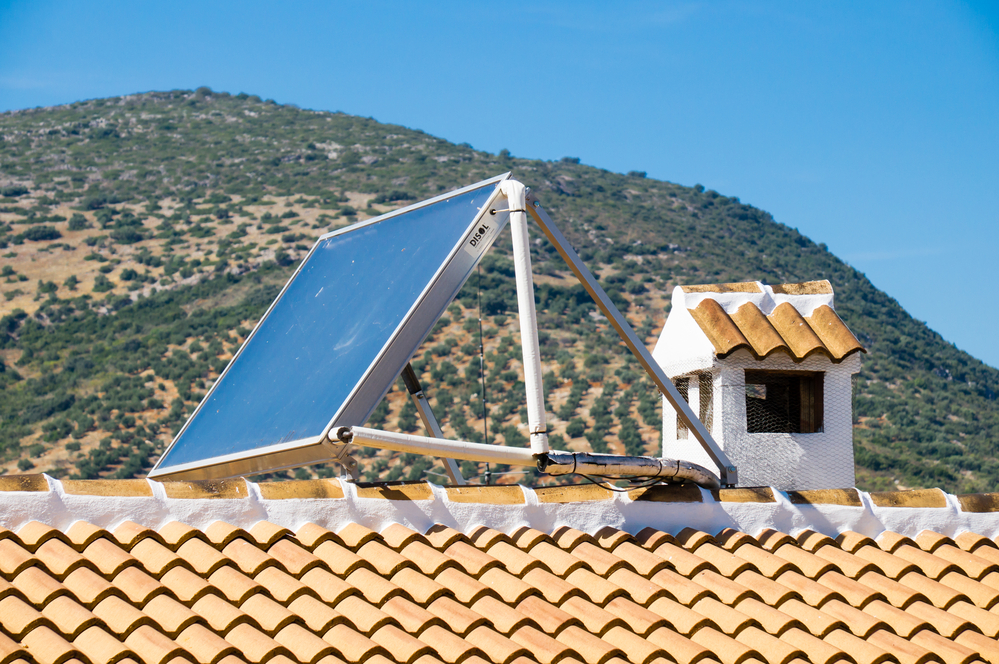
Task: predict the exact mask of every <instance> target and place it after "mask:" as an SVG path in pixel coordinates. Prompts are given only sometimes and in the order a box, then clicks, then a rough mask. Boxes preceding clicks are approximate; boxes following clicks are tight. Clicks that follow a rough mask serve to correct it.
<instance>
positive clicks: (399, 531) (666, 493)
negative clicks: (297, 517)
mask: <svg viewBox="0 0 999 664" xmlns="http://www.w3.org/2000/svg"><path fill="white" fill-rule="evenodd" d="M18 482H20V484H18ZM43 482H44V480H43ZM150 486H151V485H150V484H147V483H145V482H141V481H134V482H125V483H106V482H105V483H101V482H94V483H87V482H76V483H70V482H64V483H62V485H59V486H58V487H57V488H58V490H59V491H62V492H65V493H66V494H72V495H75V496H79V495H86V494H91V495H92V496H93V495H96V496H97V498H95V499H96V500H100V499H101V498H100V496H102V495H108V494H117V495H122V494H125V495H126V496H128V497H129V498H128V499H129V500H141V497H142V496H143V495H145V493H146V492H147V491H148V490H149V489H148V487H150ZM163 486H164V488H165V489H166V494H167V499H170V500H174V499H176V500H179V501H180V502H185V501H187V502H192V503H198V504H199V505H200V504H204V503H207V502H208V501H206V500H197V499H206V498H211V499H214V500H215V501H216V502H217V503H219V504H221V503H227V504H230V503H231V504H235V505H240V504H243V503H245V502H246V501H247V500H248V498H247V496H248V492H247V487H250V486H252V487H253V488H252V492H253V493H257V492H259V494H260V495H261V496H263V497H264V498H266V499H267V500H272V501H284V502H285V503H287V504H288V506H289V510H291V512H293V511H294V509H295V506H296V505H299V504H304V503H305V502H308V501H309V500H314V501H320V502H319V504H320V506H323V507H325V508H326V509H328V510H330V511H332V510H334V509H336V508H337V506H338V504H340V503H343V502H344V501H345V500H349V499H345V498H343V496H344V492H343V491H342V490H341V487H340V485H339V484H338V483H336V482H335V481H334V482H321V481H317V482H285V483H274V484H259V485H248V484H246V483H244V482H242V481H238V482H230V483H216V484H210V485H198V484H190V483H187V484H181V483H177V484H176V485H173V486H166V485H163ZM424 486H425V485H408V486H407V485H403V486H400V487H386V486H376V487H368V488H365V487H357V488H356V493H355V494H354V500H355V501H361V500H366V499H382V500H380V501H379V502H380V503H381V504H383V505H388V507H389V508H392V506H393V505H394V501H388V500H383V499H384V498H396V499H401V501H405V500H411V499H418V498H420V497H421V496H423V497H426V494H425V493H421V491H426V489H425V488H424ZM143 487H147V488H146V489H144V488H143ZM185 487H186V488H185ZM11 488H13V489H18V490H22V491H38V490H42V491H44V490H46V489H45V488H43V487H42V486H41V485H40V484H39V482H38V479H30V478H29V479H25V480H16V479H13V478H11V479H10V480H6V482H5V483H4V486H0V489H7V490H9V489H11ZM54 490H55V489H52V491H54ZM517 491H519V488H518V487H485V488H479V487H472V488H469V489H464V488H455V489H449V490H448V492H449V495H450V496H451V497H452V499H453V500H454V501H455V502H456V503H460V502H461V501H462V499H463V497H464V499H465V500H470V501H476V500H479V501H486V502H489V503H492V504H493V505H494V506H499V507H500V508H503V507H504V505H505V504H507V503H511V501H512V496H513V495H514V492H517ZM606 493H609V492H606V491H604V490H602V489H599V488H594V487H592V486H591V487H560V488H557V489H552V490H550V491H546V490H543V489H539V490H538V491H537V495H538V496H539V500H540V501H541V502H542V503H543V502H544V501H549V502H550V503H553V504H555V503H563V504H564V503H566V502H571V501H590V502H578V503H575V505H574V506H576V507H579V508H580V509H583V508H584V507H585V506H586V505H590V506H591V507H592V505H593V504H594V503H593V502H592V501H593V500H600V499H604V498H606V497H607V496H606V495H603V494H606ZM494 494H495V495H494ZM34 495H35V496H39V494H37V493H36V494H34ZM171 495H172V496H173V498H170V496H171ZM702 495H703V492H701V490H699V489H697V488H696V487H679V488H668V487H657V488H654V489H649V490H643V491H640V492H636V493H633V494H632V496H631V499H632V500H644V501H650V502H651V503H653V504H654V505H652V506H654V507H656V508H657V509H662V510H669V509H672V508H673V507H674V505H669V504H667V503H668V502H674V503H676V504H679V503H682V502H698V501H700V500H701V496H702ZM781 495H782V498H781V500H782V501H786V502H790V503H795V501H797V503H808V502H810V501H819V502H821V501H823V500H826V501H833V502H835V501H839V502H840V503H843V504H844V505H849V506H852V505H854V503H859V502H860V498H861V496H860V494H858V493H857V492H856V491H853V490H848V491H839V492H800V493H793V492H792V493H789V494H781ZM362 496H363V497H362ZM863 496H864V500H865V501H866V500H868V499H870V500H875V499H876V500H877V501H879V502H880V503H882V504H895V505H901V506H904V505H914V506H915V507H909V508H905V507H892V508H888V509H915V510H919V509H935V508H937V507H939V506H940V505H939V501H940V500H942V499H943V496H944V494H942V493H940V492H915V493H911V494H903V493H898V494H884V495H876V494H870V495H868V494H863ZM302 499H305V500H302ZM714 499H716V500H722V501H725V500H729V501H737V502H741V503H744V504H745V505H747V506H749V507H751V508H752V507H758V508H760V509H771V508H770V505H772V504H774V503H775V500H776V498H775V494H774V493H773V492H771V491H770V490H769V489H736V490H732V491H731V492H728V493H726V492H725V491H724V490H723V491H722V492H715V494H714ZM24 504H25V505H30V504H34V505H38V506H41V505H44V504H45V502H44V501H43V500H42V499H41V497H40V496H39V497H38V498H37V499H36V500H35V501H34V502H33V503H24ZM134 504H135V505H136V508H135V510H136V515H135V518H136V519H137V520H139V521H142V520H143V518H152V516H151V515H150V514H149V513H148V512H143V511H142V510H140V509H139V508H138V506H139V505H140V503H134ZM923 504H927V505H930V506H931V507H929V508H923V507H919V505H923ZM961 504H962V505H965V504H967V506H968V507H969V509H972V510H975V509H978V510H987V509H994V508H995V500H994V499H993V497H988V496H982V497H978V498H976V499H973V500H967V501H961ZM382 511H385V510H384V507H383V508H382ZM291 512H289V513H291ZM46 513H49V514H53V512H51V511H50V512H47V511H46V510H45V509H42V508H41V507H39V508H38V516H39V518H41V519H42V520H43V521H44V517H45V514H46ZM232 513H233V514H239V513H240V510H239V509H235V510H233V511H232ZM157 518H160V519H161V524H160V525H158V526H157V527H155V528H152V527H147V526H144V525H139V523H137V522H136V521H133V520H125V521H123V522H117V523H115V524H114V525H113V526H109V527H108V528H101V527H98V526H95V525H93V524H92V523H89V522H87V521H75V522H72V524H71V525H69V526H68V527H66V528H64V529H62V530H60V529H56V528H53V527H51V526H50V525H46V524H45V523H44V522H43V521H28V522H25V523H23V524H22V525H20V526H19V527H18V528H17V530H16V532H15V531H13V530H7V529H0V577H2V578H0V628H2V634H0V662H3V663H6V662H13V661H38V662H42V663H53V664H61V663H62V662H73V661H79V662H91V663H92V664H96V663H98V662H146V663H154V662H155V663H160V662H168V661H170V662H183V661H189V662H199V663H212V664H215V663H217V662H225V663H226V664H235V663H236V662H253V663H263V662H274V663H275V664H286V663H288V662H309V663H313V662H327V663H330V664H332V663H335V662H349V663H351V664H359V663H361V662H370V663H371V664H383V663H386V662H390V661H395V662H406V663H415V662H419V663H420V664H433V663H434V662H446V663H447V664H459V663H466V662H467V663H468V664H481V663H483V662H503V663H504V664H505V663H512V662H521V663H524V664H526V663H527V662H542V663H544V664H549V663H554V662H565V663H566V664H569V663H573V662H584V663H586V664H605V663H606V664H610V663H614V664H623V663H624V662H634V663H635V664H652V663H653V662H663V663H665V662H671V661H672V662H677V663H678V664H688V663H693V662H705V663H710V662H719V663H721V664H753V663H755V662H760V663H765V664H796V663H804V662H812V663H814V664H832V663H834V662H841V661H842V662H847V663H853V662H855V663H856V664H882V663H887V662H893V663H894V662H898V663H899V664H925V663H928V662H940V663H942V664H965V663H970V662H974V661H980V660H982V659H984V660H987V661H991V662H999V641H997V640H996V638H997V636H999V547H997V546H996V544H995V543H994V542H993V541H991V540H989V539H988V538H986V537H983V536H980V535H975V534H973V533H968V532H966V533H962V534H960V535H958V536H956V537H954V538H953V539H952V538H950V537H946V536H943V535H939V534H937V533H934V532H930V531H926V532H923V533H921V534H919V535H918V536H916V537H913V538H910V537H904V536H902V535H899V534H896V533H893V532H885V533H883V534H881V535H880V536H879V537H878V538H877V540H874V539H871V538H870V537H866V536H864V535H861V534H859V533H856V532H852V531H848V532H843V533H841V534H839V536H838V537H835V538H833V537H829V536H827V535H823V534H820V533H819V532H817V531H814V530H809V529H805V530H801V531H798V532H795V533H794V534H793V536H792V535H791V534H789V533H784V532H780V531H778V530H775V529H764V530H762V531H761V532H756V533H746V532H741V531H740V530H737V529H733V528H725V529H722V530H720V531H718V532H704V531H703V530H698V529H695V528H686V529H682V530H680V531H678V532H676V533H674V534H670V533H668V532H664V531H662V530H657V529H656V528H652V527H645V528H641V529H638V530H637V532H631V533H629V532H627V531H625V530H621V529H617V528H613V527H603V528H600V529H597V530H595V531H594V532H591V533H586V532H582V531H580V530H576V529H574V528H571V527H568V526H559V525H554V526H552V527H550V528H546V529H544V530H540V529H535V528H532V527H530V526H526V525H525V526H521V527H519V528H514V529H512V530H510V531H509V532H501V531H499V530H496V529H493V528H490V527H488V526H487V525H478V526H474V527H469V528H467V529H466V531H464V532H462V531H460V530H458V529H455V528H452V527H449V526H446V525H442V524H437V525H433V526H430V527H429V529H427V530H426V531H425V532H420V530H418V529H414V528H410V527H407V526H404V525H402V524H400V523H389V524H388V525H385V523H386V522H384V521H383V522H382V525H381V526H380V528H379V530H378V531H377V532H376V530H373V529H369V528H367V527H365V526H363V525H360V524H359V523H357V522H356V521H348V522H346V523H345V524H343V525H342V526H341V527H340V528H339V529H336V531H335V532H334V529H327V528H324V527H322V526H320V525H318V524H316V523H314V522H312V521H308V520H305V521H304V522H301V523H299V524H297V525H296V526H295V528H294V529H292V528H289V527H285V526H283V525H280V524H276V523H274V522H272V521H267V520H263V521H256V522H254V523H253V525H252V526H248V527H246V528H243V527H239V526H237V525H233V524H231V523H228V522H226V521H222V520H218V521H214V522H212V523H211V524H210V525H208V526H206V527H203V528H195V527H192V526H190V525H186V524H185V523H183V522H181V521H176V520H170V519H169V518H168V515H160V516H159V517H157Z"/></svg>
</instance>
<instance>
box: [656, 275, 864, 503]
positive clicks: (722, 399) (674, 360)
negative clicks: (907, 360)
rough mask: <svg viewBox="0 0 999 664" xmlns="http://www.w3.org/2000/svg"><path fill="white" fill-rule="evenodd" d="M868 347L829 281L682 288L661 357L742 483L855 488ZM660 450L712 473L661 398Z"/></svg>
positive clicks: (705, 457)
mask: <svg viewBox="0 0 999 664" xmlns="http://www.w3.org/2000/svg"><path fill="white" fill-rule="evenodd" d="M861 352H866V351H865V350H864V348H863V347H862V346H861V345H860V342H859V341H857V338H856V337H855V336H854V335H853V333H852V332H850V330H849V329H848V328H847V327H846V325H845V324H844V323H843V321H842V320H840V318H839V316H837V315H836V313H835V311H834V310H833V291H832V286H831V284H830V283H829V282H828V281H812V282H806V283H800V284H782V285H775V286H766V285H764V284H762V283H760V282H746V283H738V284H715V285H707V286H677V287H676V288H675V289H674V290H673V299H672V309H671V311H670V314H669V317H668V318H667V320H666V324H665V326H664V327H663V331H662V333H661V335H660V337H659V341H658V342H657V344H656V348H655V350H654V351H653V357H655V359H656V360H657V361H658V362H659V364H660V365H661V366H662V368H663V370H664V371H665V372H666V374H667V375H668V376H670V378H672V379H673V382H674V383H675V384H676V385H677V387H678V388H679V389H680V391H681V393H683V394H685V395H686V396H687V399H688V401H689V403H690V405H691V407H692V408H693V410H694V412H696V413H698V414H699V416H700V418H701V421H702V422H704V423H705V425H706V426H707V427H708V430H709V431H710V432H711V435H712V436H713V437H714V439H715V440H716V441H717V442H718V444H719V445H720V446H721V447H722V449H724V450H725V453H726V454H727V455H728V457H729V458H730V459H731V460H732V462H733V463H734V464H735V465H736V466H737V467H738V469H739V485H740V486H772V487H775V488H777V489H781V490H791V489H832V488H846V487H852V486H854V484H855V478H854V464H853V409H852V378H851V377H852V375H853V374H855V373H857V372H858V371H860V353H861ZM663 455H664V456H667V457H673V458H678V459H685V460H688V461H692V462H694V463H698V464H701V465H704V466H706V467H708V468H712V469H716V467H715V465H714V464H713V463H712V462H711V459H710V458H709V457H708V455H707V454H706V453H705V452H704V450H703V449H702V448H701V446H700V445H699V444H698V442H697V441H696V440H695V439H694V438H693V436H691V435H689V433H688V432H687V431H686V429H685V428H684V427H682V425H681V426H678V422H677V417H676V411H674V410H673V408H672V407H671V406H670V405H669V403H668V402H667V401H666V400H665V399H664V400H663Z"/></svg>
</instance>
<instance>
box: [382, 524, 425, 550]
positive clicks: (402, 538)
mask: <svg viewBox="0 0 999 664" xmlns="http://www.w3.org/2000/svg"><path fill="white" fill-rule="evenodd" d="M379 534H380V535H381V536H382V540H384V542H385V543H386V544H388V545H389V546H390V547H392V548H393V549H395V550H396V551H398V550H400V549H402V548H403V547H405V546H406V545H408V544H411V543H413V542H421V543H423V544H429V542H428V541H427V538H426V537H424V536H423V535H421V534H420V533H418V532H416V531H415V530H413V529H412V528H407V527H406V526H404V525H402V524H401V523H393V524H392V525H390V526H388V527H387V528H385V529H384V530H382V532H381V533H379Z"/></svg>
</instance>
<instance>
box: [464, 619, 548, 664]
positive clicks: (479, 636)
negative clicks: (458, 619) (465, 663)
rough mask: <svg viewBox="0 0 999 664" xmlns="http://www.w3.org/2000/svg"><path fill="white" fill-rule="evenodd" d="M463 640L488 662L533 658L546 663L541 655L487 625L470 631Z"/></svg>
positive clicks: (505, 662) (502, 662)
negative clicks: (477, 650) (482, 654)
mask: <svg viewBox="0 0 999 664" xmlns="http://www.w3.org/2000/svg"><path fill="white" fill-rule="evenodd" d="M539 634H540V632H539ZM465 640H466V641H468V642H469V643H471V644H472V645H473V646H475V647H476V648H478V649H480V650H481V651H482V652H484V653H485V654H486V657H487V659H489V661H491V662H496V663H497V664H508V663H509V662H512V661H513V660H515V659H517V658H518V657H528V656H534V657H536V658H537V659H538V661H540V662H545V661H546V660H545V659H542V655H543V653H537V652H534V651H533V650H528V649H527V648H525V647H524V646H523V645H521V644H519V643H516V642H514V641H512V640H510V639H508V638H507V637H505V636H503V635H502V634H500V633H499V632H497V631H496V630H494V629H491V628H490V627H488V626H487V625H481V626H479V627H476V628H475V629H473V630H471V631H470V632H469V633H468V634H466V635H465ZM548 661H550V660H548Z"/></svg>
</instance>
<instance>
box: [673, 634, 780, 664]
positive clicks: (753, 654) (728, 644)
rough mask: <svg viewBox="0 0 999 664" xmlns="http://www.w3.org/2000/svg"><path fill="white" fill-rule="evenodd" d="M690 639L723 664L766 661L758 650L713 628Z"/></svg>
mask: <svg viewBox="0 0 999 664" xmlns="http://www.w3.org/2000/svg"><path fill="white" fill-rule="evenodd" d="M690 639H691V640H692V641H694V642H695V643H697V644H699V645H701V646H703V647H705V648H707V649H708V650H710V651H711V652H712V653H713V654H714V655H715V657H717V658H718V660H719V661H721V662H722V664H742V663H743V662H749V661H752V660H756V661H760V662H763V661H765V660H764V658H763V656H762V655H761V654H760V653H758V652H757V651H756V650H754V649H752V648H750V647H749V646H747V645H745V644H744V643H740V642H739V641H737V640H735V639H733V638H732V637H731V636H727V635H725V634H722V633H721V632H719V631H718V630H715V629H712V628H711V627H705V628H704V629H699V630H697V631H696V632H695V633H694V634H693V635H692V636H691V637H690Z"/></svg>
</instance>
